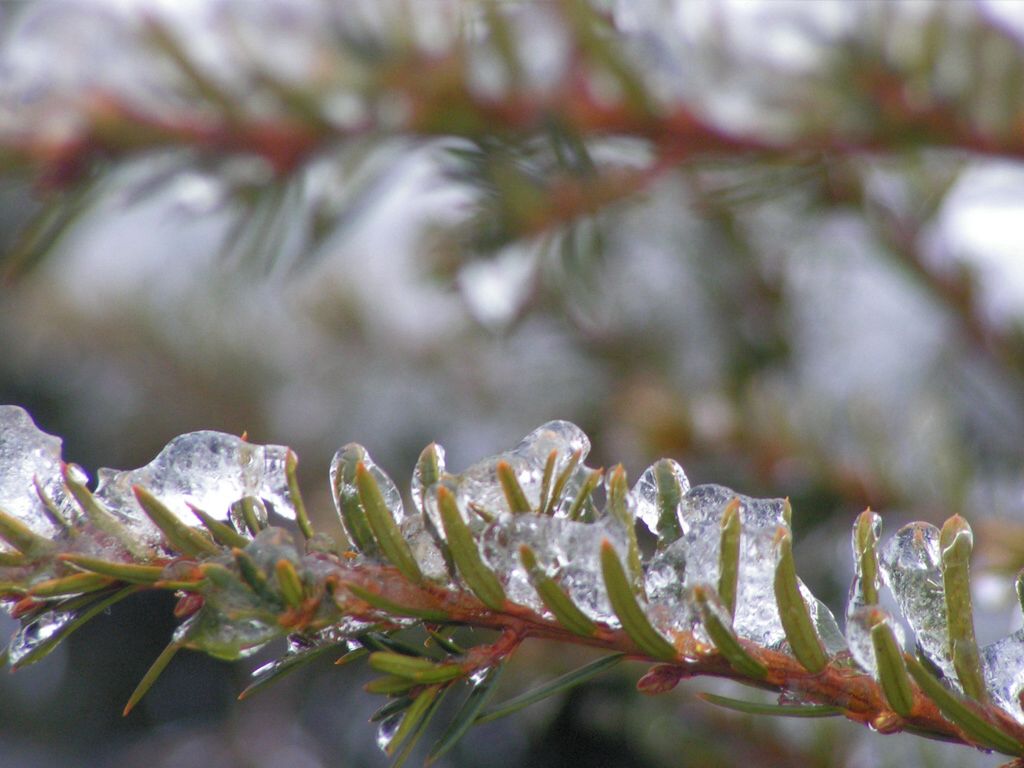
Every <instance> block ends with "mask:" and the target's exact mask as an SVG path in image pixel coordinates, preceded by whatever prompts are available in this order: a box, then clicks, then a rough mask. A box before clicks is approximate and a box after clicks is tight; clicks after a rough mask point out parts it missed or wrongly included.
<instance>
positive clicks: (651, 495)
mask: <svg viewBox="0 0 1024 768" xmlns="http://www.w3.org/2000/svg"><path fill="white" fill-rule="evenodd" d="M659 470H665V471H667V472H668V473H669V474H670V475H671V478H672V479H674V480H675V483H676V484H677V485H678V488H679V492H680V499H679V502H678V503H677V504H675V505H674V506H675V509H676V523H677V526H678V528H679V531H680V532H681V533H686V524H685V521H684V520H683V515H682V500H683V497H684V496H685V494H686V492H687V491H689V490H690V481H689V479H688V478H687V477H686V472H684V471H683V468H682V467H681V466H679V464H678V463H677V462H675V461H673V460H672V459H662V460H661V461H659V462H658V463H657V464H654V465H652V466H650V467H648V468H647V469H646V470H645V471H644V473H643V474H642V475H640V479H639V480H637V483H636V485H635V486H633V491H632V493H633V498H634V499H635V502H636V515H637V517H638V518H640V520H641V521H643V524H644V525H646V526H647V529H648V530H649V531H650V532H651V533H653V534H654V535H655V536H657V537H658V538H659V540H660V539H662V538H664V532H663V531H664V523H663V522H662V520H661V512H662V503H661V501H662V500H661V498H660V496H659V493H658V474H659Z"/></svg>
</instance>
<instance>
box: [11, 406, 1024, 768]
mask: <svg viewBox="0 0 1024 768" xmlns="http://www.w3.org/2000/svg"><path fill="white" fill-rule="evenodd" d="M589 449H590V443H589V440H588V439H587V437H586V435H584V434H583V433H582V432H581V431H580V430H579V429H578V428H577V427H575V426H574V425H572V424H570V423H568V422H550V423H548V424H545V425H543V426H541V427H540V428H538V429H537V430H535V431H534V432H532V433H531V434H529V435H528V436H526V437H525V438H524V439H523V441H522V442H521V443H520V444H519V445H518V446H516V447H515V448H514V449H512V450H510V451H507V452H505V453H502V454H499V455H498V456H493V457H490V458H487V459H484V460H483V461H480V462H478V463H476V464H474V465H473V466H471V467H470V468H469V469H467V470H465V471H464V472H462V473H461V474H458V475H454V474H450V473H448V472H447V471H446V468H445V461H444V451H443V450H442V449H441V448H440V447H438V446H436V445H431V446H428V447H427V448H426V449H425V450H424V452H423V454H422V455H421V457H420V460H419V462H418V464H417V467H416V470H415V473H414V475H413V479H412V485H411V488H410V494H409V497H408V500H409V501H410V502H411V504H408V505H407V503H406V501H405V500H403V497H402V494H401V492H400V491H399V490H398V488H397V487H396V486H395V484H394V483H393V482H392V481H391V479H390V478H389V477H388V476H387V475H386V474H385V473H384V472H383V471H382V470H381V469H380V468H379V467H377V465H376V464H375V463H374V462H373V460H372V459H371V458H370V456H369V455H368V454H367V453H366V451H365V449H363V448H362V447H361V446H359V445H356V444H350V445H347V446H345V447H343V448H342V449H340V450H339V451H338V453H337V454H336V456H335V458H334V461H333V463H332V467H331V473H330V474H331V487H332V490H333V493H334V500H335V504H336V507H337V512H338V515H339V518H340V521H341V523H342V526H343V528H344V530H345V533H346V534H347V537H348V541H349V543H348V544H346V545H339V544H338V543H337V542H336V541H335V540H334V539H333V538H332V537H330V536H328V535H326V534H324V533H317V532H315V531H314V530H313V527H312V525H311V523H310V521H309V518H308V517H307V515H306V512H305V507H304V505H303V502H302V500H301V496H300V495H299V490H298V486H297V484H296V482H295V466H296V458H295V456H294V454H293V453H292V452H291V451H290V450H288V449H287V448H284V447H281V446H269V445H268V446H259V445H254V444H252V443H249V442H247V441H246V440H244V439H242V438H237V437H233V436H230V435H225V434H221V433H215V432H196V433H191V434H187V435H182V436H181V437H178V438H176V439H174V440H173V441H171V443H169V444H168V445H167V447H166V448H165V449H164V450H163V451H161V453H160V454H159V455H158V456H157V457H156V458H155V459H154V460H153V461H152V462H151V463H150V464H148V465H146V466H145V467H142V468H140V469H135V470H130V471H113V470H100V473H99V478H98V482H97V484H96V487H95V488H94V489H92V490H90V489H89V487H88V481H87V478H86V477H85V476H84V474H83V473H82V472H81V470H79V469H78V468H76V467H75V466H74V465H71V464H66V463H64V459H63V457H62V455H61V443H60V440H59V439H57V438H55V437H52V436H50V435H46V434H45V433H43V432H41V431H40V430H39V429H38V428H37V427H36V426H35V425H34V424H33V422H32V420H31V418H30V417H29V416H28V414H27V413H26V412H25V411H24V410H22V409H21V408H18V407H15V406H3V407H0V510H2V512H0V538H2V540H3V542H4V544H3V550H2V551H0V581H2V592H3V595H4V597H5V598H6V599H7V605H8V607H9V609H10V612H11V614H12V615H13V616H15V617H16V618H18V619H20V621H21V623H22V629H21V630H20V631H19V632H18V633H17V634H16V635H15V637H14V638H13V640H12V641H11V644H10V646H9V648H8V651H7V662H8V663H9V664H10V665H11V666H12V667H14V668H17V667H20V666H24V665H26V664H30V663H33V662H36V661H38V660H40V659H41V658H43V657H44V656H45V655H46V654H47V653H48V652H49V651H50V650H52V649H53V648H54V647H56V645H57V644H58V643H59V642H60V641H62V640H63V639H64V638H65V637H67V636H68V635H69V634H70V633H71V632H73V631H74V630H75V629H76V628H78V627H79V626H81V625H82V624H83V623H85V622H86V621H88V620H89V619H90V618H91V617H92V616H94V615H96V614H97V613H99V612H100V611H102V610H104V609H105V608H107V607H108V606H110V605H112V604H113V603H115V602H117V601H118V600H120V599H122V598H123V597H126V596H127V595H129V594H132V593H134V592H137V591H139V590H141V589H165V590H172V591H175V592H176V593H177V594H178V595H179V602H178V606H177V608H176V610H175V613H176V615H177V616H178V618H179V619H182V623H181V625H180V626H179V628H178V629H177V631H176V632H175V634H174V637H173V638H172V639H171V641H170V644H169V646H168V648H167V650H166V651H165V652H164V653H163V654H161V655H160V657H159V658H158V659H157V661H156V663H155V664H154V666H153V669H152V670H151V671H150V673H149V674H147V675H146V677H145V678H144V679H143V681H142V682H141V683H140V686H139V689H138V691H137V692H136V695H134V696H133V697H132V699H131V701H130V702H129V705H128V709H130V708H131V706H133V705H134V703H135V702H136V701H137V700H138V698H139V697H141V695H142V694H144V693H145V692H146V690H147V689H148V688H149V686H151V685H152V683H153V682H154V681H155V679H156V678H157V676H158V675H159V673H160V672H161V671H162V670H163V668H164V667H166V665H167V664H168V663H169V662H170V661H171V659H172V658H173V656H174V654H175V653H176V652H177V651H178V650H179V649H181V648H188V649H192V650H197V651H202V652H206V653H209V654H212V655H214V656H218V657H221V658H228V659H230V658H237V657H239V656H244V655H246V654H248V653H250V652H252V651H254V650H256V649H258V648H260V647H262V646H264V645H265V644H266V643H268V642H269V641H270V640H272V639H274V638H276V637H281V636H287V637H288V638H289V647H288V651H287V653H286V654H285V655H284V656H283V657H282V658H281V659H280V660H278V661H277V662H274V663H272V664H270V665H268V666H266V667H264V668H261V669H260V670H258V671H257V672H256V673H255V676H256V680H255V681H254V684H253V687H252V690H255V689H258V688H260V687H262V686H263V685H265V684H266V683H267V682H269V681H271V680H273V679H275V678H276V677H278V676H280V675H281V674H284V673H286V672H288V671H290V670H293V669H295V668H297V667H298V666H300V665H301V664H303V663H305V662H307V661H311V660H312V659H314V658H316V657H318V656H320V655H323V654H324V653H331V654H338V655H343V656H345V657H346V658H357V657H359V656H363V655H367V654H368V655H369V656H368V659H369V663H370V665H371V666H372V667H373V668H374V669H376V670H378V671H380V672H382V673H383V677H380V678H378V679H377V680H375V681H373V682H371V683H370V684H369V685H368V689H369V690H371V691H374V692H377V693H380V694H383V695H386V696H388V697H389V698H388V702H387V703H386V704H385V705H384V707H383V708H382V710H381V712H380V713H378V717H377V719H378V720H380V721H381V744H382V747H383V748H385V750H386V751H388V753H389V754H407V753H408V750H409V749H411V748H412V745H413V744H414V743H415V742H416V736H417V735H419V734H420V733H421V731H422V729H423V727H424V724H425V723H426V721H427V719H429V718H430V717H431V716H432V715H433V714H434V713H435V712H436V711H437V709H438V702H439V701H440V699H441V697H442V695H443V694H445V693H446V692H448V691H449V690H452V689H454V688H456V687H458V686H460V685H463V684H465V685H466V686H467V687H468V688H469V691H470V693H469V695H468V698H467V700H466V702H465V705H464V706H463V707H462V709H460V710H459V712H458V714H457V715H456V716H455V721H454V722H453V723H452V725H451V728H450V729H449V733H448V734H447V735H446V736H445V737H443V738H442V740H441V742H439V744H438V745H436V746H435V749H434V752H433V754H434V755H437V754H439V753H441V752H443V751H445V750H446V749H447V748H448V747H450V746H451V745H452V744H453V743H454V742H455V740H457V738H458V737H459V736H460V735H461V734H462V733H463V732H465V730H466V729H468V728H469V727H470V726H471V725H472V724H473V723H475V722H478V721H486V720H489V719H493V717H496V716H498V715H500V714H502V713H505V712H509V711H513V710H514V709H516V708H518V707H519V706H520V705H525V702H527V701H530V700H534V699H535V698H539V697H542V696H543V695H549V694H550V693H553V692H555V691H557V690H560V689H562V688H564V687H566V686H568V685H570V684H574V683H576V682H579V681H581V680H584V679H586V678H587V677H589V676H591V675H593V674H597V673H598V672H600V671H602V670H603V669H605V668H607V667H608V666H610V665H611V664H613V663H614V660H615V659H617V658H620V657H626V658H632V659H637V660H642V661H648V662H651V663H654V664H655V666H653V667H652V668H651V669H650V670H649V671H648V672H647V674H646V675H644V677H643V678H642V679H641V680H640V682H639V684H638V687H639V688H640V690H641V691H643V692H646V693H660V692H663V691H666V690H669V689H671V688H672V687H673V686H674V685H675V684H676V683H677V682H678V681H679V680H681V679H683V678H689V677H694V676H700V675H712V676H718V677H726V678H731V679H735V680H738V681H741V682H744V683H748V684H750V685H755V686H758V687H762V688H768V689H772V690H776V691H779V692H780V693H781V694H782V696H781V702H782V703H780V705H779V706H778V707H776V708H773V709H772V708H769V709H770V711H771V712H773V713H775V714H782V715H815V716H826V715H844V716H846V717H848V718H850V719H852V720H854V721H857V722H862V723H865V724H868V725H870V726H871V727H872V728H874V729H876V730H878V731H881V732H883V733H892V732H897V731H910V732H915V733H922V734H925V735H930V736H933V737H939V738H945V739H952V740H955V741H959V742H962V743H965V744H970V745H973V746H976V747H979V748H982V749H988V750H996V751H999V752H1002V753H1005V754H1009V755H1014V756H1019V755H1024V711H1022V709H1021V704H1020V700H1019V695H1020V693H1021V690H1022V688H1024V664H1022V663H1021V662H1022V661H1024V636H1022V634H1021V633H1020V632H1018V633H1016V634H1014V635H1011V636H1009V637H1007V638H1005V639H1003V640H1001V641H999V642H997V643H995V644H993V645H991V646H987V647H984V648H979V647H978V645H977V643H976V641H975V637H974V626H973V621H972V619H971V606H970V590H969V574H968V563H969V556H970V551H971V546H972V538H971V532H970V528H969V527H968V526H967V523H966V521H964V520H963V519H962V518H959V517H954V518H951V519H950V520H949V521H947V523H946V524H945V525H944V526H943V528H942V529H941V530H939V529H938V528H935V527H934V526H930V525H927V524H923V523H914V524H911V525H908V526H906V527H905V528H903V529H901V530H900V531H899V532H898V533H897V534H896V535H895V536H894V537H892V538H891V539H890V540H889V541H888V542H887V543H886V544H885V545H884V546H883V547H881V549H879V536H880V527H881V526H880V518H879V517H878V516H877V515H875V514H874V513H872V512H865V513H864V514H863V515H861V516H860V518H859V519H858V520H857V522H856V524H855V526H854V531H853V546H854V554H855V563H856V574H855V577H854V581H853V586H852V589H851V595H850V602H849V606H848V609H847V612H846V621H845V624H846V630H845V633H844V632H843V631H841V630H840V628H839V625H838V623H837V622H836V620H835V618H833V615H832V613H831V612H830V611H829V610H828V608H826V607H825V606H824V605H823V604H822V603H821V602H820V601H819V600H817V599H816V598H815V597H814V595H813V594H811V592H810V591H809V590H808V589H807V587H806V586H805V585H804V584H803V583H802V582H801V581H800V579H799V578H798V577H797V575H796V572H795V568H794V562H793V554H792V544H791V542H792V535H791V533H790V527H789V526H790V515H791V512H790V509H789V505H788V503H787V502H786V501H783V500H778V499H769V500H763V499H752V498H748V497H745V496H741V495H738V494H736V493H734V492H732V491H731V490H729V489H727V488H723V487H720V486H715V485H701V486H696V487H692V488H691V487H690V485H689V482H688V480H687V477H686V475H685V473H684V472H683V470H682V468H681V467H679V466H678V465H677V464H676V463H675V462H673V461H671V460H667V459H666V460H662V461H659V462H657V463H656V464H654V465H653V466H652V467H650V468H649V469H648V470H647V471H646V472H644V473H643V474H642V475H641V477H640V479H639V481H638V482H637V483H636V484H635V485H634V486H633V487H632V488H629V487H628V486H627V484H626V476H625V472H624V470H623V468H622V467H621V466H620V467H615V468H614V469H612V470H610V471H608V472H602V471H601V470H597V469H593V468H591V467H588V466H586V464H585V459H586V457H587V453H588V451H589ZM602 497H603V501H602ZM289 520H293V521H295V522H296V525H295V526H293V527H295V528H297V529H298V530H296V531H294V532H290V531H289V530H288V529H287V528H286V527H282V525H279V524H278V523H282V524H284V525H287V521H289ZM885 588H888V589H889V590H890V591H891V592H892V594H893V597H894V598H895V601H896V604H897V605H898V606H899V609H900V611H901V612H902V614H903V617H904V618H905V619H906V621H907V623H908V624H909V625H910V627H911V628H912V630H913V632H914V644H913V646H912V647H914V648H916V651H915V652H908V651H905V650H903V648H902V647H901V646H902V644H903V638H902V636H901V630H900V625H899V623H898V622H897V621H896V617H893V616H890V615H888V614H887V613H886V612H885V611H884V610H883V609H882V608H880V607H879V603H880V593H881V591H882V590H883V589H885ZM459 627H474V628H477V629H485V630H496V631H497V632H498V635H497V638H496V639H495V640H494V641H493V642H488V643H484V644H479V643H477V644H475V645H472V646H470V647H464V645H463V643H464V641H463V640H461V638H460V637H459V636H458V635H454V634H453V632H454V631H455V630H456V629H458V628H459ZM413 629H419V630H421V631H425V632H427V633H428V637H429V638H430V640H431V642H430V645H429V647H423V646H420V647H414V646H411V645H407V644H405V643H404V642H403V641H402V639H401V633H402V632H403V631H410V630H413ZM529 638H540V639H548V640H555V641H560V642H565V643H577V644H584V645H589V646H594V647H597V648H602V649H605V650H607V651H609V652H612V653H614V654H618V655H616V656H613V657H608V658H607V659H605V660H602V661H601V662H599V663H596V664H594V665H591V666H588V667H586V668H583V669H581V670H579V671H578V673H574V674H571V675H569V676H567V679H566V680H563V681H559V682H558V683H557V684H552V685H549V686H547V687H545V689H544V690H541V691H539V692H537V694H536V696H533V697H531V696H527V697H526V698H525V699H524V700H523V701H518V700H515V701H512V702H509V703H507V705H499V706H498V707H497V708H496V709H493V710H486V709H485V705H486V703H487V700H488V696H489V693H490V692H491V690H492V688H493V685H494V682H495V679H496V677H497V672H498V671H499V670H500V669H501V667H502V666H503V664H504V663H505V661H507V659H508V658H509V657H510V656H511V655H512V654H513V653H514V652H515V650H516V648H517V647H518V646H519V644H521V643H522V642H523V641H525V640H527V639H529ZM710 700H712V701H714V702H715V703H720V704H724V705H726V706H731V707H736V708H741V709H746V710H748V711H765V706H764V705H752V704H747V703H745V702H738V701H732V700H723V699H721V698H720V697H711V699H710Z"/></svg>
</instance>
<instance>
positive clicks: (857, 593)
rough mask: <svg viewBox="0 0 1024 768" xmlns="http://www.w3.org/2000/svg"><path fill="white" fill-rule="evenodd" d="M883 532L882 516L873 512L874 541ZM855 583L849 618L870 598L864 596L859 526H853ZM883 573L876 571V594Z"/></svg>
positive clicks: (848, 611)
mask: <svg viewBox="0 0 1024 768" xmlns="http://www.w3.org/2000/svg"><path fill="white" fill-rule="evenodd" d="M881 533H882V517H881V516H880V515H878V514H876V513H874V512H872V513H871V538H872V539H873V540H874V541H876V542H877V541H878V539H879V536H881ZM853 570H854V577H853V584H852V585H851V586H850V599H849V601H848V602H847V604H846V615H847V620H849V617H850V615H851V614H852V613H853V612H854V611H856V610H858V609H860V608H863V607H864V606H866V605H868V604H869V603H868V600H867V598H866V597H865V596H864V574H863V573H861V567H860V550H859V548H858V546H857V526H856V525H854V527H853ZM880 575H881V574H878V573H876V574H875V575H874V580H873V584H872V586H873V587H874V591H875V594H876V595H877V594H878V591H879V590H880V589H881V588H882V582H881V579H880V578H879V577H880Z"/></svg>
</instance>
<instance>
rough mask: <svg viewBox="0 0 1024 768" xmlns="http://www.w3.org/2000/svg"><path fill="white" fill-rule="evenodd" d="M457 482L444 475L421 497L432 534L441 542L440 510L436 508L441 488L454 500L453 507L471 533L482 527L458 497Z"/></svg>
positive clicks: (481, 522) (442, 533) (442, 535)
mask: <svg viewBox="0 0 1024 768" xmlns="http://www.w3.org/2000/svg"><path fill="white" fill-rule="evenodd" d="M458 483H459V481H458V478H457V477H455V476H454V475H444V476H443V477H442V478H441V480H440V482H437V483H434V484H433V485H432V486H430V488H428V489H427V490H426V493H425V494H424V497H423V502H424V507H425V511H426V519H427V520H428V521H429V522H430V525H431V526H433V529H434V532H435V533H436V535H437V536H438V538H439V539H441V540H442V541H444V540H446V537H445V532H444V523H443V522H442V520H441V510H440V507H439V506H438V501H437V495H438V491H439V490H440V489H441V488H442V487H443V488H445V489H446V490H447V491H448V492H449V493H450V494H451V495H452V498H453V499H455V505H456V507H457V508H458V510H459V514H460V515H461V516H462V519H463V520H464V521H465V522H466V524H467V525H469V527H470V529H471V530H473V531H480V530H482V529H483V527H484V521H483V519H482V518H481V517H480V516H479V515H476V514H472V513H470V512H469V510H467V509H466V506H465V501H464V499H463V497H462V496H460V495H459V485H458Z"/></svg>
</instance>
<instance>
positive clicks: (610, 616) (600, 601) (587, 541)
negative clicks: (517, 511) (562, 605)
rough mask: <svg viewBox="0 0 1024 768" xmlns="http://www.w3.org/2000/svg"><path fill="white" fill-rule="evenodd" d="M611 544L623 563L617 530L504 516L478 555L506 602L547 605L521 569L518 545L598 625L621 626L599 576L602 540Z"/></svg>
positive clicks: (623, 542) (485, 536)
mask: <svg viewBox="0 0 1024 768" xmlns="http://www.w3.org/2000/svg"><path fill="white" fill-rule="evenodd" d="M605 539H607V540H609V541H610V542H611V543H612V545H613V546H614V547H615V549H616V550H617V551H618V553H619V557H620V558H621V559H622V560H623V561H624V560H625V557H626V539H625V536H624V535H623V534H622V532H621V531H619V530H618V529H617V528H609V527H606V526H604V525H601V524H598V523H591V524H588V523H576V522H572V521H570V520H562V519H558V518H551V517H543V516H537V515H512V514H510V513H506V514H504V515H502V516H501V517H500V518H498V520H496V521H495V522H494V523H492V524H491V525H490V526H488V527H487V529H486V530H485V531H484V533H483V536H482V537H481V539H480V551H481V554H482V556H483V558H484V560H485V561H486V563H487V565H488V566H490V568H491V569H492V570H493V571H494V572H495V573H496V574H497V575H498V578H499V579H501V580H502V583H503V584H504V586H505V591H506V595H507V596H508V599H509V600H511V601H512V602H514V603H518V604H520V605H525V606H527V607H529V608H531V609H532V610H534V611H538V612H542V611H543V610H544V607H543V603H542V602H541V600H540V597H538V595H537V592H536V590H535V589H534V588H533V585H532V584H531V583H530V579H529V577H528V575H527V573H526V570H525V569H524V568H523V564H522V561H521V560H520V556H519V547H520V546H521V545H523V544H526V545H528V546H529V547H530V548H531V549H532V550H533V552H534V554H535V555H536V557H537V564H538V567H539V568H541V569H543V571H544V573H545V574H546V575H547V576H549V577H550V578H552V579H554V580H555V581H556V582H557V583H558V584H559V585H560V586H561V587H562V589H564V590H565V591H566V593H567V594H568V595H569V598H570V599H571V600H572V601H573V602H574V603H576V605H577V606H578V607H579V608H580V610H582V611H583V612H584V613H585V614H587V615H588V616H589V617H590V618H592V619H594V620H595V621H600V622H605V623H607V624H610V625H612V626H617V625H618V618H617V617H616V616H615V613H614V611H612V608H611V604H610V603H609V602H608V595H607V593H606V590H605V586H604V578H603V576H602V573H601V559H600V554H601V542H602V541H603V540H605Z"/></svg>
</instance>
